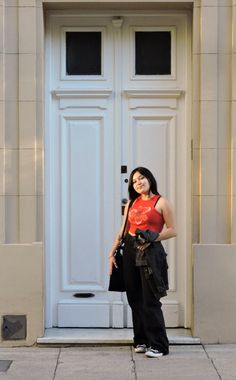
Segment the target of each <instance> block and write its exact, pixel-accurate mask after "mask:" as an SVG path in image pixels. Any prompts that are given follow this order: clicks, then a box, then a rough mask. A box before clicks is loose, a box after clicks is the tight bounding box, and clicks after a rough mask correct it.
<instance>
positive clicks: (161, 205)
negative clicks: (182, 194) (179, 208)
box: [156, 197, 177, 241]
mask: <svg viewBox="0 0 236 380" xmlns="http://www.w3.org/2000/svg"><path fill="white" fill-rule="evenodd" d="M156 209H157V211H158V212H160V213H161V214H162V215H163V218H164V221H165V225H164V227H163V229H162V231H161V232H160V235H159V236H158V238H157V239H156V240H157V241H161V240H167V239H170V238H172V237H175V236H176V235H177V232H176V224H175V216H174V210H173V207H172V205H171V204H170V202H169V201H168V200H167V199H166V198H163V197H161V198H160V200H159V201H158V202H157V205H156Z"/></svg>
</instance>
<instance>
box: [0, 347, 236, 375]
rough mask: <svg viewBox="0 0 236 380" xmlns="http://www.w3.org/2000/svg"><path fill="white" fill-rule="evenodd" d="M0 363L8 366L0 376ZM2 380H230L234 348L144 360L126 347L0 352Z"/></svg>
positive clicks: (181, 350) (187, 350)
mask: <svg viewBox="0 0 236 380" xmlns="http://www.w3.org/2000/svg"><path fill="white" fill-rule="evenodd" d="M5 360H12V363H11V365H10V367H9V369H8V370H7V371H6V372H3V365H4V363H6V362H5ZM0 379H6V380H85V379H86V380H183V379H189V380H219V379H221V380H236V344H235V345H206V346H202V345H196V346H194V345H191V346H187V345H184V346H170V355H168V356H165V357H162V358H160V359H148V358H146V357H145V356H144V355H143V354H135V353H134V352H133V349H132V348H131V347H129V346H121V347H111V346H106V347H104V346H103V347H101V346H100V347H68V348H48V347H43V348H42V347H31V348H25V347H22V348H2V347H1V348H0Z"/></svg>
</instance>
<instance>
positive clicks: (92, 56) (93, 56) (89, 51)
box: [66, 32, 102, 75]
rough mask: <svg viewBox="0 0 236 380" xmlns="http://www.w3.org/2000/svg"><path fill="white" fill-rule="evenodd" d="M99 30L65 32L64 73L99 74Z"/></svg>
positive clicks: (100, 47) (100, 65)
mask: <svg viewBox="0 0 236 380" xmlns="http://www.w3.org/2000/svg"><path fill="white" fill-rule="evenodd" d="M101 51H102V36H101V32H66V74H67V75H101V67H102V64H101V56H102V55H101Z"/></svg>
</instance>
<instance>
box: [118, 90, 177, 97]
mask: <svg viewBox="0 0 236 380" xmlns="http://www.w3.org/2000/svg"><path fill="white" fill-rule="evenodd" d="M124 92H125V93H126V95H127V96H128V97H129V98H157V99H159V98H176V99H177V98H179V97H180V96H181V95H182V94H183V93H184V90H182V89H179V88H157V89H155V90H153V89H149V88H147V89H146V90H143V89H137V88H135V89H134V90H129V89H127V90H124Z"/></svg>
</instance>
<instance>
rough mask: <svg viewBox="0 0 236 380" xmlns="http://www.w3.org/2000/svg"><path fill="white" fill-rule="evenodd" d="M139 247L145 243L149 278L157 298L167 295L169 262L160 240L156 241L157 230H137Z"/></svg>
mask: <svg viewBox="0 0 236 380" xmlns="http://www.w3.org/2000/svg"><path fill="white" fill-rule="evenodd" d="M135 234H136V242H137V248H138V247H139V246H140V244H141V245H142V244H145V249H144V254H145V259H146V263H147V270H146V273H147V278H148V279H149V280H150V281H151V282H152V284H153V285H154V286H152V288H153V291H154V292H155V295H156V296H157V298H161V297H164V296H166V295H167V290H168V289H169V284H168V264H167V259H166V257H167V254H166V252H165V250H164V247H163V245H162V244H161V242H160V241H155V240H156V239H157V237H158V235H159V234H158V233H157V232H153V231H150V230H140V229H137V230H136V231H135Z"/></svg>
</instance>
